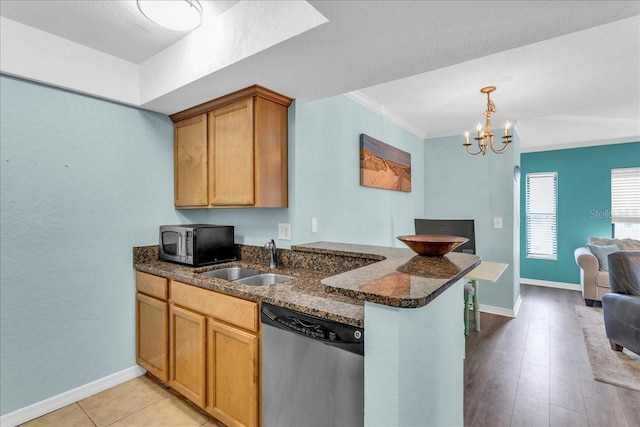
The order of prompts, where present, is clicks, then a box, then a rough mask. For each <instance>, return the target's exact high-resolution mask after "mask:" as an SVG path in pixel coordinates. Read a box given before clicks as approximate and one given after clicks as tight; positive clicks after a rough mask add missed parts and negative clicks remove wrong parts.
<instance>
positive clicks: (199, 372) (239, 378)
mask: <svg viewBox="0 0 640 427" xmlns="http://www.w3.org/2000/svg"><path fill="white" fill-rule="evenodd" d="M170 295H171V297H170V304H169V358H170V369H169V372H170V375H169V386H171V387H173V388H174V389H175V390H176V391H178V392H179V393H180V394H182V395H183V396H185V397H186V398H188V399H189V400H191V401H192V402H194V403H195V404H197V405H198V406H200V407H201V408H203V409H205V410H206V411H207V412H208V413H210V414H211V415H213V416H214V417H215V418H217V419H218V420H220V421H222V422H223V423H224V424H225V425H227V426H229V427H232V426H234V427H240V426H247V427H255V426H259V425H260V358H259V354H260V353H259V347H260V341H259V336H258V325H259V323H258V304H257V303H255V302H252V301H246V300H243V299H241V298H236V297H232V296H230V295H225V294H221V293H218V292H215V291H211V290H207V289H203V288H199V287H196V286H191V285H188V284H186V283H181V282H177V281H173V280H172V281H171V282H170Z"/></svg>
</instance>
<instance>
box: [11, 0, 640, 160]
mask: <svg viewBox="0 0 640 427" xmlns="http://www.w3.org/2000/svg"><path fill="white" fill-rule="evenodd" d="M201 3H203V5H204V7H205V13H206V15H205V22H204V23H203V25H202V26H201V27H200V28H199V29H197V30H196V31H194V32H193V33H190V34H187V35H185V34H183V33H178V32H175V31H170V30H163V29H160V28H157V27H156V26H155V24H152V23H150V22H148V21H147V20H146V19H145V18H144V17H143V16H142V15H140V14H139V13H138V11H137V8H136V6H135V2H134V1H55V0H50V1H27V0H22V1H5V0H2V1H0V15H1V16H2V26H1V27H0V30H1V31H2V37H1V38H0V42H1V43H2V44H1V48H2V52H1V53H2V55H0V65H1V68H0V70H1V71H2V72H4V73H7V74H11V75H16V76H19V77H24V78H28V79H31V80H36V81H41V82H44V83H48V84H52V85H54V86H60V87H65V88H69V89H72V90H77V91H79V92H83V93H88V94H92V95H96V96H100V97H103V98H107V99H113V100H116V101H119V102H124V103H127V104H132V105H136V106H140V107H142V108H147V109H150V110H154V111H158V112H162V113H165V114H171V113H173V112H176V111H180V110H182V109H184V108H187V107H189V106H192V105H195V104H198V103H201V102H204V101H206V100H208V99H211V98H214V97H216V96H220V95H222V94H224V93H227V92H230V91H233V90H236V89H240V88H242V87H246V86H249V85H251V84H254V83H258V84H261V85H264V86H266V87H269V88H272V89H274V90H276V91H279V92H282V93H284V94H286V95H288V96H291V97H294V98H297V99H301V100H305V101H313V100H317V99H321V98H324V97H327V96H333V95H337V94H342V93H348V94H349V96H350V97H351V98H352V99H355V100H357V101H358V102H361V103H363V104H364V105H367V106H368V107H369V108H371V109H373V110H376V111H379V112H380V113H382V114H384V115H385V116H387V117H389V118H390V119H391V120H393V121H395V122H396V123H399V124H401V125H402V126H404V127H405V128H407V129H409V130H411V131H412V132H414V133H416V134H417V135H420V136H423V137H426V138H430V137H435V136H445V135H458V134H462V133H463V132H464V130H466V129H469V130H472V128H473V127H474V125H475V123H476V122H477V121H478V120H480V119H482V113H483V112H484V110H485V107H486V98H485V96H484V95H482V94H481V93H480V92H479V90H480V88H481V87H483V86H487V85H494V86H497V87H498V89H497V91H496V92H495V93H494V94H493V96H492V99H493V100H494V102H495V104H496V107H497V110H498V111H497V113H496V115H495V116H494V127H496V128H497V127H500V126H501V123H502V122H503V121H504V120H505V119H506V118H509V119H510V120H511V121H512V122H515V123H516V128H517V131H518V133H519V134H520V137H521V140H522V149H523V151H533V150H541V149H551V148H560V147H572V146H584V145H593V144H602V143H612V142H628V141H637V140H640V120H639V117H640V2H638V1H562V2H557V1H532V2H521V1H520V2H518V1H514V2H509V1H456V2H445V1H422V2H421V1H309V2H293V1H288V2H248V1H239V2H238V1H228V2H220V1H216V2H212V1H201ZM37 30H41V31H44V33H42V32H40V31H37ZM70 42H73V43H70ZM88 48H90V49H88ZM52 52H53V53H52ZM639 155H640V154H639Z"/></svg>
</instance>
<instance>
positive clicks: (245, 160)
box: [171, 85, 292, 208]
mask: <svg viewBox="0 0 640 427" xmlns="http://www.w3.org/2000/svg"><path fill="white" fill-rule="evenodd" d="M291 102H292V99H291V98H288V97H286V96H284V95H280V94H278V93H276V92H273V91H271V90H269V89H266V88H263V87H261V86H258V85H254V86H251V87H248V88H246V89H242V90H239V91H237V92H234V93H231V94H229V95H226V96H223V97H221V98H217V99H214V100H212V101H209V102H206V103H204V104H200V105H198V106H195V107H193V108H190V109H188V110H184V111H181V112H179V113H176V114H173V115H172V116H171V120H173V122H174V129H175V132H174V148H175V150H174V164H175V174H174V177H175V205H176V207H179V208H198V207H265V208H267V207H271V208H280V207H287V205H288V176H287V169H288V153H287V133H288V107H289V105H291Z"/></svg>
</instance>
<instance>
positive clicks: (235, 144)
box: [209, 99, 255, 206]
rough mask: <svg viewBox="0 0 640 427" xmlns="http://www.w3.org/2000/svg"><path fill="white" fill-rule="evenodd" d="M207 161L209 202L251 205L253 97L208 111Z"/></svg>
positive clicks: (252, 200)
mask: <svg viewBox="0 0 640 427" xmlns="http://www.w3.org/2000/svg"><path fill="white" fill-rule="evenodd" d="M209 162H210V164H211V165H212V168H211V182H210V185H209V200H211V203H212V204H213V205H221V206H234V205H253V204H254V200H255V198H254V174H253V171H254V152H253V99H245V100H242V101H238V102H235V103H233V104H231V105H228V106H226V107H222V108H218V109H215V110H213V111H212V112H210V113H209Z"/></svg>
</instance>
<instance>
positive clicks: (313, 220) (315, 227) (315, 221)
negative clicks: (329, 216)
mask: <svg viewBox="0 0 640 427" xmlns="http://www.w3.org/2000/svg"><path fill="white" fill-rule="evenodd" d="M311 232H312V233H317V232H318V218H311Z"/></svg>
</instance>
